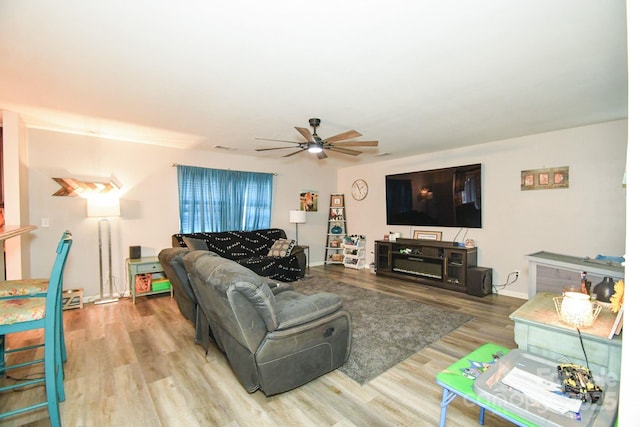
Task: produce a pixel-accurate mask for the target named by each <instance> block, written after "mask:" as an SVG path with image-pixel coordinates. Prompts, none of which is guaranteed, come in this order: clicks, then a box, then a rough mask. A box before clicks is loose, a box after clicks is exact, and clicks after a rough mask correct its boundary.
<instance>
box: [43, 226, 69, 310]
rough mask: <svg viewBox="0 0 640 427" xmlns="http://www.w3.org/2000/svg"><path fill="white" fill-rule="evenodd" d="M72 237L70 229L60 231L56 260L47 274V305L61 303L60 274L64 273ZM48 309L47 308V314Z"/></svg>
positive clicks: (55, 305)
mask: <svg viewBox="0 0 640 427" xmlns="http://www.w3.org/2000/svg"><path fill="white" fill-rule="evenodd" d="M72 243H73V238H72V236H71V232H70V231H65V232H64V233H62V237H61V238H60V241H59V242H58V247H57V248H56V254H57V255H56V260H55V262H54V263H53V269H52V271H51V276H49V289H48V290H47V307H57V306H58V305H62V276H63V274H64V266H65V264H66V263H67V258H68V256H69V249H71V244H72ZM49 313H50V310H47V314H49Z"/></svg>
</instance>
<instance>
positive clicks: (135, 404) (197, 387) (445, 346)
mask: <svg viewBox="0 0 640 427" xmlns="http://www.w3.org/2000/svg"><path fill="white" fill-rule="evenodd" d="M309 274H311V275H313V276H319V277H327V278H330V279H333V280H339V281H342V282H344V283H347V284H349V285H353V286H360V287H364V288H368V289H372V290H376V291H379V292H384V293H388V294H394V295H398V296H402V297H405V298H408V299H412V300H415V301H419V302H423V303H428V304H435V305H438V306H440V307H443V308H448V309H450V310H458V311H462V312H465V313H468V314H471V315H473V316H474V317H475V318H474V320H472V321H470V322H468V323H466V324H465V325H463V326H462V327H460V328H458V329H457V330H455V331H453V332H452V333H450V334H449V335H447V336H445V337H443V338H442V339H440V340H439V341H437V342H435V343H434V344H432V345H430V346H428V347H426V348H424V349H423V350H421V351H420V352H418V353H416V354H414V355H413V356H412V357H410V358H409V359H407V360H405V361H404V362H402V363H400V364H398V365H396V366H395V367H393V368H392V369H390V370H388V371H387V372H385V373H384V374H382V375H380V376H378V377H377V378H375V379H374V380H372V381H370V382H369V383H367V384H365V385H360V384H358V383H356V382H355V381H353V380H351V379H350V378H349V377H347V376H346V375H344V374H343V373H342V372H340V371H333V372H331V373H329V374H327V375H324V376H322V377H321V378H318V379H316V380H314V381H312V382H310V383H308V384H306V385H304V386H302V387H299V388H297V389H295V390H292V391H290V392H287V393H283V394H281V395H277V396H272V397H266V396H265V395H264V394H263V393H262V392H260V391H258V392H255V393H253V394H249V393H247V392H246V391H245V390H244V388H242V386H241V385H240V384H239V383H238V381H237V380H236V378H235V376H234V374H233V372H232V371H231V369H230V367H229V364H228V363H227V360H226V358H225V356H224V355H223V354H221V353H220V352H219V351H218V350H217V348H215V346H212V348H211V350H210V351H209V354H207V355H205V353H204V351H203V349H202V347H200V346H198V345H196V344H194V342H193V336H194V329H193V326H192V325H191V324H190V323H189V322H188V321H187V320H186V319H185V318H183V317H182V315H181V314H180V312H179V310H178V308H177V305H176V303H175V301H174V300H173V299H172V298H171V297H169V296H168V295H161V296H154V297H141V298H139V299H137V300H136V304H135V305H133V304H132V302H131V300H130V299H121V300H120V301H119V302H117V303H113V304H104V305H93V304H85V306H84V308H82V309H74V310H68V311H65V312H64V322H65V338H66V343H67V349H68V357H69V358H68V361H67V363H66V364H65V390H66V397H67V398H66V401H65V402H63V403H61V405H60V406H61V412H62V422H63V426H100V427H106V426H435V425H437V424H438V419H439V415H440V400H441V398H442V390H441V388H440V387H439V386H438V385H437V384H436V382H435V376H436V374H437V373H438V372H440V371H442V370H443V369H445V368H446V367H447V366H449V365H450V364H451V363H453V362H454V361H456V360H457V359H459V358H461V357H462V356H464V355H465V354H467V353H469V352H471V351H472V350H473V349H475V348H476V347H478V346H480V345H481V344H483V343H485V342H494V343H496V344H500V345H503V346H505V347H509V348H515V347H516V345H515V343H514V341H513V322H512V321H511V320H510V319H509V314H511V313H512V312H513V311H515V310H516V309H517V308H518V307H519V306H520V305H522V304H523V303H524V300H520V299H517V298H511V297H505V296H498V295H489V296H487V297H484V298H478V297H473V296H469V295H466V294H461V293H458V292H452V291H447V290H443V289H438V288H432V287H427V286H423V285H418V284H414V283H411V282H405V281H400V280H396V279H389V278H382V277H380V276H376V275H375V274H373V273H370V272H369V270H353V269H345V268H344V267H341V266H337V265H333V266H320V267H312V268H311V271H310V273H309ZM39 338H40V337H39V336H38V334H37V333H35V334H34V333H31V334H15V335H13V336H11V337H10V338H9V345H14V346H15V345H17V344H19V343H24V342H28V341H35V340H37V339H39ZM41 371H42V368H41V367H39V368H38V369H35V370H33V369H32V370H31V372H12V375H14V376H16V377H20V376H27V375H29V374H32V375H37V374H38V373H41ZM0 381H1V382H2V383H6V382H8V381H11V380H10V379H6V378H3V379H1V380H0ZM43 396H44V387H42V386H40V387H34V388H32V389H29V390H26V391H21V392H12V393H4V394H2V395H0V410H3V409H5V408H7V407H15V405H16V404H22V403H24V402H25V401H28V400H29V399H31V401H34V400H35V399H37V398H38V397H43ZM478 414H479V409H478V407H476V406H474V405H471V404H469V403H467V402H466V401H464V400H462V399H460V398H456V399H455V400H454V401H453V402H452V403H451V404H450V405H449V410H448V417H447V426H451V427H454V426H472V425H477V422H478ZM22 425H29V426H47V425H49V422H48V413H47V411H46V409H44V410H39V411H36V412H32V413H29V414H25V415H21V416H17V417H14V418H12V419H7V420H3V421H0V426H22ZM485 425H487V426H508V425H511V424H510V423H508V422H506V421H504V420H502V419H500V418H498V417H496V416H494V415H492V414H489V413H487V417H486V420H485Z"/></svg>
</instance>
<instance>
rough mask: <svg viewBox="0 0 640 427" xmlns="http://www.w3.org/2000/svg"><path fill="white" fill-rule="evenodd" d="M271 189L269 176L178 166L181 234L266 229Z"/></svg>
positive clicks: (269, 217) (271, 183)
mask: <svg viewBox="0 0 640 427" xmlns="http://www.w3.org/2000/svg"><path fill="white" fill-rule="evenodd" d="M272 187H273V175H272V174H270V173H257V172H241V171H231V170H222V169H209V168H201V167H194V166H182V165H178V193H179V195H178V197H179V203H180V232H181V233H195V232H201V231H211V232H217V231H231V230H258V229H261V228H269V227H270V226H271V192H272Z"/></svg>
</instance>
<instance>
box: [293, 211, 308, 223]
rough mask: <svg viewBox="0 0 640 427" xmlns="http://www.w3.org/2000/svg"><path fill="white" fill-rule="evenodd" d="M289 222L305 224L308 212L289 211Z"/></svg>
mask: <svg viewBox="0 0 640 427" xmlns="http://www.w3.org/2000/svg"><path fill="white" fill-rule="evenodd" d="M289 222H291V223H294V224H303V223H305V222H307V212H306V211H289Z"/></svg>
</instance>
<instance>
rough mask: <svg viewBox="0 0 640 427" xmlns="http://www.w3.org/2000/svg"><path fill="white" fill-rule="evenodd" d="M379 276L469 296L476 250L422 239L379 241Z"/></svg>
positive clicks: (377, 272)
mask: <svg viewBox="0 0 640 427" xmlns="http://www.w3.org/2000/svg"><path fill="white" fill-rule="evenodd" d="M375 256H376V258H375V259H376V274H380V275H382V276H390V277H395V278H399V279H408V280H412V281H415V282H417V283H422V284H425V285H431V286H437V287H440V288H445V289H451V290H454V291H459V292H467V283H468V281H469V269H470V268H472V267H477V265H478V250H477V248H466V247H464V246H458V245H457V243H454V242H441V241H435V240H422V239H396V241H394V242H392V241H387V240H376V254H375Z"/></svg>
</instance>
